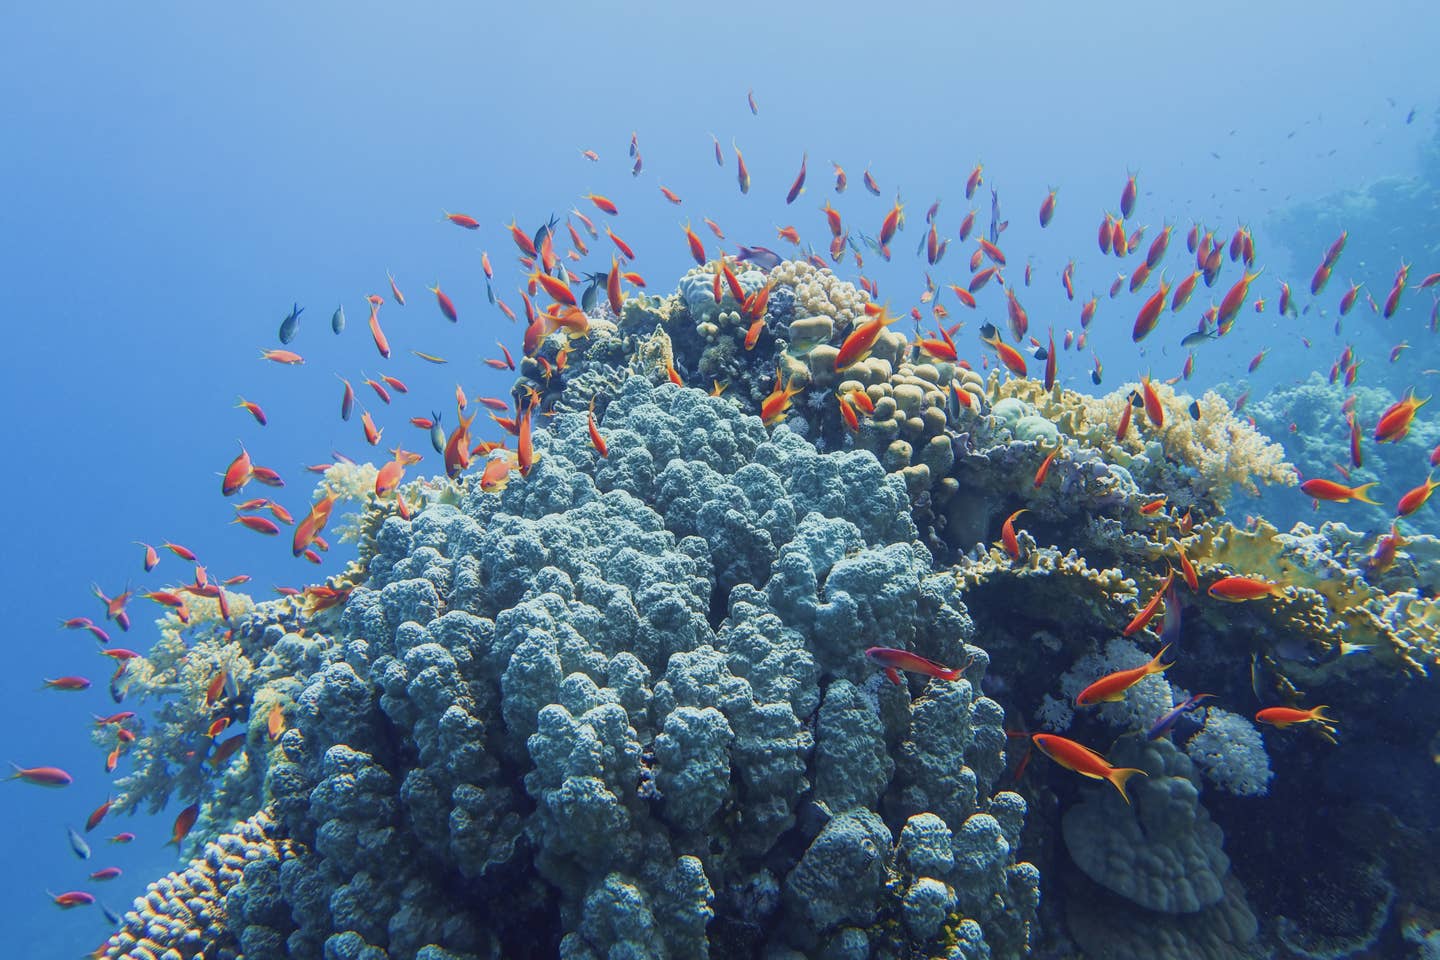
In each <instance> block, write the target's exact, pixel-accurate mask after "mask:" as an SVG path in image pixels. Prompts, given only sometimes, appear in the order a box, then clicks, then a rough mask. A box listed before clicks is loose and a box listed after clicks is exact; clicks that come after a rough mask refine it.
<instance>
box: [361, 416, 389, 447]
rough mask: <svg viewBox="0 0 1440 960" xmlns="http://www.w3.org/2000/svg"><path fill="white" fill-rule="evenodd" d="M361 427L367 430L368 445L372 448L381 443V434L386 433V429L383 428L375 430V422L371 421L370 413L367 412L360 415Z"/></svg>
mask: <svg viewBox="0 0 1440 960" xmlns="http://www.w3.org/2000/svg"><path fill="white" fill-rule="evenodd" d="M360 425H361V426H362V427H364V428H365V442H366V443H368V444H370V446H372V447H373V446H376V445H377V444H379V443H380V434H382V433H384V432H385V428H383V427H381V428H380V429H378V430H377V429H376V428H375V421H374V420H372V419H370V411H368V410H366V411H363V412H362V413H361V414H360Z"/></svg>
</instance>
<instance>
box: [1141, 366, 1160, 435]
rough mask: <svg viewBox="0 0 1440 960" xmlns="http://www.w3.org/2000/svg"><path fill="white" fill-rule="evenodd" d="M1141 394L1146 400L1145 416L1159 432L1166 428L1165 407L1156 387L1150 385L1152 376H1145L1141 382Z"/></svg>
mask: <svg viewBox="0 0 1440 960" xmlns="http://www.w3.org/2000/svg"><path fill="white" fill-rule="evenodd" d="M1140 393H1141V396H1142V397H1143V398H1144V400H1145V416H1147V417H1149V418H1150V422H1151V423H1152V424H1154V425H1155V429H1157V430H1159V429H1161V428H1163V427H1164V426H1165V407H1164V406H1163V405H1162V404H1161V403H1160V394H1158V393H1156V392H1155V387H1154V386H1153V385H1152V384H1151V383H1150V374H1148V373H1147V374H1145V376H1144V377H1143V378H1141V380H1140Z"/></svg>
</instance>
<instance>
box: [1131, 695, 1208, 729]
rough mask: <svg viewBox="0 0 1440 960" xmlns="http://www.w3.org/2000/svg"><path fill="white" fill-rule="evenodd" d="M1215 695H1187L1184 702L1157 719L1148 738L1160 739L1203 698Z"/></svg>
mask: <svg viewBox="0 0 1440 960" xmlns="http://www.w3.org/2000/svg"><path fill="white" fill-rule="evenodd" d="M1213 696H1215V694H1213V693H1197V694H1193V695H1191V696H1189V697H1186V698H1185V700H1184V701H1183V702H1181V703H1178V704H1176V705H1175V708H1174V709H1173V710H1171V711H1170V712H1169V713H1167V714H1165V715H1164V716H1163V717H1161V718H1160V719H1159V720H1156V721H1155V723H1154V724H1153V725H1152V726H1151V727H1150V732H1149V733H1148V734H1146V735H1145V736H1146V739H1147V740H1159V739H1160V738H1161V737H1163V736H1165V735H1166V734H1167V733H1169V732H1170V728H1171V727H1173V726H1175V721H1177V720H1179V719H1180V717H1181V715H1182V714H1184V713H1187V712H1189V711H1191V710H1194V709H1195V708H1196V707H1198V706H1200V701H1201V700H1204V699H1206V698H1207V697H1213Z"/></svg>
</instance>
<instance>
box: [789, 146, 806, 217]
mask: <svg viewBox="0 0 1440 960" xmlns="http://www.w3.org/2000/svg"><path fill="white" fill-rule="evenodd" d="M808 159H809V154H802V155H801V157H800V172H799V173H798V174H797V175H796V176H795V182H794V183H792V184H791V185H790V192H789V193H787V194H785V203H786V204H787V205H789V204H792V203H794V202H795V198H796V197H798V196H800V194H801V193H803V192H804V191H805V162H806V161H807V160H808Z"/></svg>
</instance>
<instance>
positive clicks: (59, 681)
mask: <svg viewBox="0 0 1440 960" xmlns="http://www.w3.org/2000/svg"><path fill="white" fill-rule="evenodd" d="M42 689H50V690H88V689H90V681H89V680H87V679H85V678H84V677H56V678H55V679H54V680H46V681H45V682H44V684H43V685H42Z"/></svg>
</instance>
